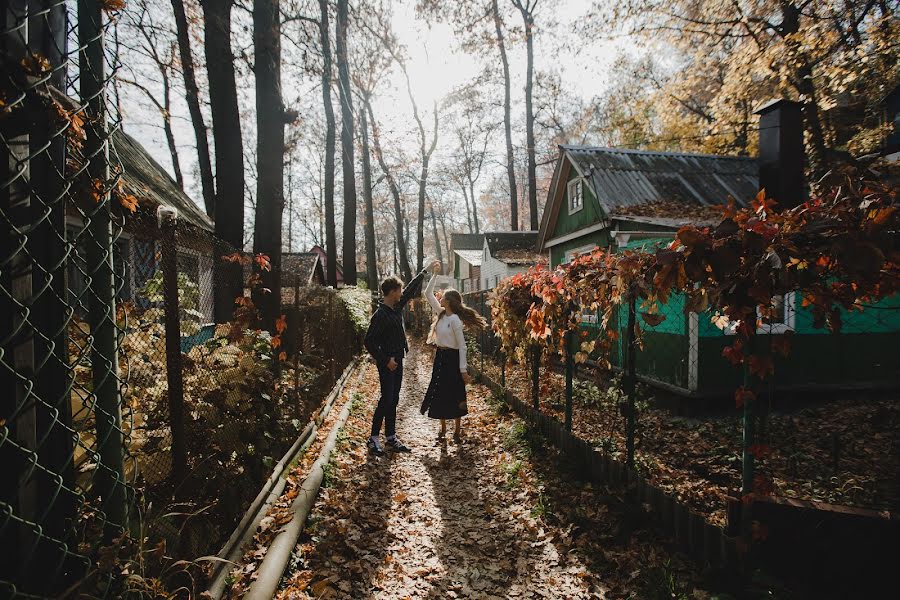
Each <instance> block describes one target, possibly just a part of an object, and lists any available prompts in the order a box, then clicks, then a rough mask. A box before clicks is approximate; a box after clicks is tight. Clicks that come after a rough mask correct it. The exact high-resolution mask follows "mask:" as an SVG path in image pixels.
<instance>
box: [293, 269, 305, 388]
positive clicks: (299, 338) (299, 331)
mask: <svg viewBox="0 0 900 600" xmlns="http://www.w3.org/2000/svg"><path fill="white" fill-rule="evenodd" d="M300 319H301V317H300V282H299V281H298V282H296V283H294V327H295V331H294V391H297V390H299V389H300V349H301V348H302V347H303V328H302V327H301V326H300Z"/></svg>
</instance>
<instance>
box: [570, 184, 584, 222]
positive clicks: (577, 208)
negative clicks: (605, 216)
mask: <svg viewBox="0 0 900 600" xmlns="http://www.w3.org/2000/svg"><path fill="white" fill-rule="evenodd" d="M576 185H581V198H580V203H579V204H578V206H574V205H573V204H572V200H573V199H574V197H575V196H574V194H573V190H574V189H575V186H576ZM584 186H585V181H584V177H575V178H574V179H572V180H571V181H569V183H568V184H566V204H568V205H569V214H570V215H572V214H575V213H577V212H579V211H580V210H582V209H583V208H584Z"/></svg>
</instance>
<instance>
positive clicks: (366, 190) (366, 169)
mask: <svg viewBox="0 0 900 600" xmlns="http://www.w3.org/2000/svg"><path fill="white" fill-rule="evenodd" d="M367 103H368V101H367V100H364V101H363V104H364V106H363V109H362V110H361V111H360V112H359V128H360V129H361V130H362V131H361V133H362V169H363V202H365V204H366V224H365V229H366V282H367V283H368V285H369V289H370V290H376V289H378V265H377V262H376V261H377V259H376V256H375V211H374V209H373V207H372V164H371V160H370V158H369V127H368V119H367V118H366V109H365V104H367Z"/></svg>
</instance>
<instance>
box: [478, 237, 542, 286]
mask: <svg viewBox="0 0 900 600" xmlns="http://www.w3.org/2000/svg"><path fill="white" fill-rule="evenodd" d="M537 236H538V232H537V231H495V232H486V233H485V234H484V248H483V250H482V255H481V282H482V286H481V287H482V289H486V290H489V289H492V288H494V287H495V286H496V285H497V284H498V283H500V280H501V279H504V278H506V277H511V276H513V275H515V274H516V273H524V272H525V271H527V270H528V268H529V267H533V266H534V265H536V264H538V263H539V262H546V261H547V257H546V256H544V255H542V254H540V253H539V252H538V251H537Z"/></svg>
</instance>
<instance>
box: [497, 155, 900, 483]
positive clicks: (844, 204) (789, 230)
mask: <svg viewBox="0 0 900 600" xmlns="http://www.w3.org/2000/svg"><path fill="white" fill-rule="evenodd" d="M878 168H879V169H880V170H879V171H874V170H871V169H869V170H853V169H850V168H847V169H845V170H843V171H841V172H835V173H832V174H831V175H830V176H829V179H828V180H826V181H823V182H820V185H819V186H818V189H820V190H821V192H819V193H817V194H815V195H814V196H813V197H812V198H810V199H809V200H808V201H806V202H804V203H802V204H800V205H799V206H797V207H794V208H789V209H785V210H779V209H778V206H777V205H776V203H775V202H774V201H773V200H772V199H770V198H768V197H767V196H766V194H765V191H764V190H763V191H760V193H759V194H758V195H757V197H756V198H755V199H754V200H753V201H752V202H751V203H750V206H748V207H746V208H737V207H736V206H735V205H734V202H733V201H730V202H729V203H728V205H727V206H723V207H722V215H721V220H720V221H719V223H718V224H717V225H715V226H702V227H701V226H686V227H682V228H681V229H679V230H678V232H677V233H676V235H675V239H674V240H673V241H672V243H671V244H669V245H668V246H667V247H664V248H661V249H659V250H657V251H656V252H643V251H640V252H638V251H632V250H625V251H623V252H618V253H617V252H610V251H608V250H607V249H603V248H597V249H595V250H593V251H592V252H589V253H587V254H583V255H581V256H578V257H576V258H575V259H574V260H572V261H571V262H569V263H567V264H564V265H560V266H558V267H556V268H555V269H553V270H548V269H545V268H543V267H537V268H534V269H532V270H530V271H528V272H527V273H524V274H521V275H516V276H515V277H512V278H509V279H507V280H505V281H503V282H501V284H500V285H499V286H498V287H497V288H496V290H495V292H494V295H493V298H492V311H493V328H494V330H495V332H496V333H497V334H498V336H499V337H500V339H501V342H502V344H503V346H504V349H505V350H506V351H507V352H513V351H516V350H520V349H521V348H523V347H524V345H525V344H526V343H541V344H545V345H547V346H548V347H550V348H557V349H558V350H559V351H560V352H561V353H562V352H564V350H565V348H564V344H563V339H564V334H565V333H566V332H573V331H577V329H578V327H579V324H580V322H581V313H582V311H583V310H584V309H590V310H591V311H592V312H593V311H596V313H597V315H598V327H599V330H600V331H601V335H600V336H599V337H597V338H596V339H594V340H590V341H581V344H580V348H579V349H578V351H577V354H576V355H575V360H576V361H580V362H583V361H584V360H586V359H587V357H588V355H589V354H591V353H593V354H594V355H595V356H596V357H597V362H598V363H599V364H600V365H601V366H609V363H610V360H609V359H610V351H611V349H612V347H613V343H614V342H615V341H617V340H618V336H619V332H618V331H617V329H616V328H615V327H612V325H613V317H614V315H615V314H616V312H617V311H618V310H619V308H620V307H622V306H627V305H628V304H629V303H630V302H631V301H634V302H635V306H636V309H637V311H638V313H639V314H640V319H639V320H637V321H636V322H635V330H634V331H633V332H632V333H633V337H634V340H635V343H636V344H638V345H639V344H640V340H641V335H640V333H641V329H642V327H655V326H657V325H659V324H660V323H662V322H663V321H664V320H665V319H666V316H665V315H664V314H662V312H661V311H660V307H661V305H665V304H666V303H667V302H668V301H669V299H670V298H671V297H672V295H673V294H683V295H684V297H685V300H686V301H685V309H684V310H685V312H686V313H687V312H694V313H708V314H710V315H711V319H712V321H713V323H714V324H715V325H716V326H718V327H719V328H722V329H725V328H730V329H731V330H732V331H733V332H734V333H735V334H736V335H735V337H734V342H733V343H732V344H731V345H730V346H728V347H726V348H725V350H724V351H723V353H722V354H723V357H724V358H725V359H727V360H728V361H729V362H730V363H731V364H733V365H735V366H737V367H741V368H743V369H744V371H745V383H744V385H742V386H741V387H740V388H738V389H737V390H736V391H735V395H734V398H735V403H736V405H737V406H738V407H739V408H740V407H745V406H748V405H752V403H753V402H755V401H756V392H755V391H754V389H755V388H756V386H758V385H759V384H760V382H762V381H764V380H766V379H767V378H769V377H771V376H772V375H773V374H774V370H775V366H774V362H773V358H772V353H773V352H775V353H780V354H783V355H787V354H788V353H789V352H790V336H789V334H785V335H778V336H771V338H770V340H771V342H770V343H767V344H761V343H760V344H757V343H756V338H757V336H758V334H759V333H760V332H763V331H765V328H764V327H762V326H763V325H764V324H765V323H766V322H767V321H769V320H770V319H772V318H774V317H775V312H776V306H777V304H776V301H775V300H776V299H777V298H779V297H781V296H783V295H785V294H787V293H790V292H796V293H797V294H798V297H799V298H801V305H802V306H803V307H804V308H806V309H807V310H809V311H810V312H811V314H812V316H813V324H814V326H815V327H817V328H827V329H828V330H830V331H831V332H839V331H840V330H841V326H842V322H841V314H842V311H861V310H864V309H865V308H866V307H868V306H870V305H872V304H875V303H877V302H879V301H880V300H882V299H884V298H887V297H889V296H892V295H893V294H895V293H897V291H898V282H900V250H898V244H897V241H898V236H897V232H898V228H900V213H898V210H897V205H898V198H897V186H896V181H897V177H896V175H897V174H896V173H895V172H893V171H892V170H891V169H890V168H889V165H879V166H878ZM767 452H768V448H767V447H765V446H764V445H762V444H758V443H755V442H754V441H753V440H752V438H751V439H750V440H748V439H746V438H745V463H746V462H747V459H746V456H747V454H749V455H751V456H753V457H755V458H762V457H764V456H765V455H766V453H767ZM746 488H747V486H745V490H744V495H745V496H744V500H745V501H749V500H751V499H752V497H753V495H754V494H756V495H765V494H768V493H770V492H771V484H770V483H769V482H767V481H766V480H765V478H763V477H761V476H759V475H758V474H757V476H756V477H755V479H754V480H753V485H752V489H746Z"/></svg>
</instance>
